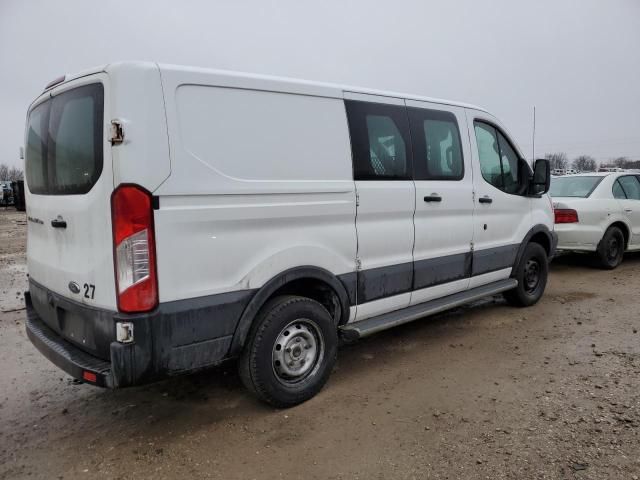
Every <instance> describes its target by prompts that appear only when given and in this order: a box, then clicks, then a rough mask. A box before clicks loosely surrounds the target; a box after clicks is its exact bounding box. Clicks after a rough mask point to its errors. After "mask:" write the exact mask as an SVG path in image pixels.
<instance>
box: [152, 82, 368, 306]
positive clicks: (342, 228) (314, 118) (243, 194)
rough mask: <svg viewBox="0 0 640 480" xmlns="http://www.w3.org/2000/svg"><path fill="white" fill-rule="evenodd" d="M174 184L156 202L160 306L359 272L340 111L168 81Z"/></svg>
mask: <svg viewBox="0 0 640 480" xmlns="http://www.w3.org/2000/svg"><path fill="white" fill-rule="evenodd" d="M162 78H163V87H164V92H165V104H166V110H167V125H168V131H169V139H170V151H171V176H170V177H169V178H168V179H167V180H166V181H165V182H164V183H163V184H162V185H161V186H160V188H158V189H157V190H156V191H155V192H154V193H155V194H156V195H158V196H159V197H160V209H159V210H157V211H156V212H155V224H156V237H157V238H156V249H157V258H158V281H159V293H160V301H162V302H166V301H171V300H178V299H183V298H193V297H199V296H204V295H209V294H215V293H223V292H228V291H236V290H245V289H254V288H259V287H261V286H262V285H263V284H264V283H266V282H267V281H268V280H269V279H271V278H273V277H274V276H275V275H277V274H278V273H280V272H282V271H285V270H287V269H289V268H293V267H297V266H304V265H313V266H317V267H321V268H324V269H326V270H328V271H330V272H332V273H334V274H336V275H338V274H342V273H347V272H352V271H355V256H356V248H357V240H356V231H355V213H356V207H355V188H354V182H353V180H352V167H351V149H350V143H349V137H348V129H347V120H346V113H345V108H344V103H343V102H342V100H341V99H337V98H329V97H322V96H310V95H298V94H287V93H282V92H273V91H260V90H255V89H243V88H234V87H233V86H229V85H220V84H219V83H218V84H215V85H209V84H207V83H206V78H203V75H202V74H197V75H196V74H194V76H192V77H190V75H189V72H178V71H167V72H164V71H163V72H162Z"/></svg>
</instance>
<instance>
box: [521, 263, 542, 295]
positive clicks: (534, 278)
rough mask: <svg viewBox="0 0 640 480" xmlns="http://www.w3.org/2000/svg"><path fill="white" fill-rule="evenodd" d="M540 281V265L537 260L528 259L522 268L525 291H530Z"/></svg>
mask: <svg viewBox="0 0 640 480" xmlns="http://www.w3.org/2000/svg"><path fill="white" fill-rule="evenodd" d="M539 281H540V265H539V264H538V261H537V260H528V261H527V263H526V265H525V270H524V283H525V286H526V289H527V292H532V291H533V290H535V289H536V287H537V286H538V282H539Z"/></svg>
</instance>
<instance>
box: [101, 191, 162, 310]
mask: <svg viewBox="0 0 640 480" xmlns="http://www.w3.org/2000/svg"><path fill="white" fill-rule="evenodd" d="M111 222H112V225H113V257H114V258H113V261H114V264H115V274H116V293H117V297H118V310H120V311H121V312H127V313H134V312H147V311H149V310H152V309H154V308H155V307H156V305H158V281H157V277H156V258H155V257H156V253H155V241H154V237H153V205H152V200H151V194H150V193H149V192H147V191H146V190H145V189H143V188H142V187H139V186H137V185H121V186H119V187H118V188H117V189H116V190H115V191H114V192H113V195H112V196H111Z"/></svg>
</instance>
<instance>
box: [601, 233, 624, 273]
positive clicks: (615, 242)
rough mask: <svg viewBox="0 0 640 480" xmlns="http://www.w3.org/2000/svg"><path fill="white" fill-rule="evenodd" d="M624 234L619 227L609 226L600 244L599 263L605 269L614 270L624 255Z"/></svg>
mask: <svg viewBox="0 0 640 480" xmlns="http://www.w3.org/2000/svg"><path fill="white" fill-rule="evenodd" d="M624 247H625V242H624V235H623V234H622V230H620V229H619V228H618V227H609V228H608V229H607V231H606V232H604V236H603V237H602V240H600V243H599V244H598V250H597V255H598V264H599V265H600V267H601V268H604V269H605V270H613V269H614V268H616V267H617V266H618V265H620V262H622V257H623V256H624Z"/></svg>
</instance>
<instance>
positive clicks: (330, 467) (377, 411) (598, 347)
mask: <svg viewBox="0 0 640 480" xmlns="http://www.w3.org/2000/svg"><path fill="white" fill-rule="evenodd" d="M24 229H25V222H24V215H23V214H18V213H15V212H11V211H7V212H4V211H0V280H1V282H2V283H1V286H2V288H1V291H2V295H1V296H0V305H1V306H2V312H1V313H0V365H2V368H1V369H0V478H2V479H5V478H6V479H9V478H11V479H13V478H47V479H51V478H105V479H113V478H138V479H142V478H154V479H162V478H177V477H183V478H219V479H225V480H227V479H252V478H256V479H271V478H275V479H278V478H287V479H298V478H300V479H303V478H304V479H316V478H318V479H421V478H435V479H440V478H442V479H446V478H448V479H461V478H464V479H476V478H478V479H480V478H482V479H500V478H513V479H529V478H554V479H555V478H559V479H565V478H566V479H573V478H576V479H605V478H607V479H638V477H639V476H640V434H639V432H640V390H639V388H638V387H639V385H640V381H639V378H640V344H639V341H640V334H639V333H638V328H639V327H640V322H639V321H638V315H637V310H638V307H639V306H640V276H638V275H637V272H640V256H638V255H629V256H627V258H626V260H625V262H624V263H623V264H622V266H621V267H620V268H618V269H617V270H615V271H601V270H597V269H595V268H593V267H592V266H591V265H590V262H589V261H588V258H587V257H584V256H568V257H563V258H560V259H558V260H556V261H555V262H554V263H553V264H552V269H551V270H552V273H551V277H550V282H549V285H548V286H547V292H546V294H545V296H544V297H543V299H542V300H541V302H540V303H539V304H538V305H536V306H534V307H532V308H528V309H516V308H511V307H508V306H506V304H505V303H504V302H503V301H502V300H501V299H499V298H495V299H490V300H486V301H482V302H479V303H477V304H475V305H474V306H472V307H468V308H463V309H458V310H455V311H453V312H450V313H447V314H445V315H440V316H437V317H434V318H430V319H426V320H424V321H418V322H414V323H412V324H409V325H405V326H403V327H399V328H396V329H393V330H389V331H387V332H383V333H381V334H378V335H376V336H373V337H371V338H369V339H366V340H364V341H360V342H357V343H355V344H352V345H348V346H346V347H344V348H342V349H341V350H340V352H339V360H338V364H337V367H336V371H335V372H334V374H333V376H332V377H331V379H330V380H329V382H328V384H327V386H326V387H325V388H324V390H323V391H322V392H321V393H320V394H319V395H318V396H317V397H315V398H314V399H312V400H310V401H309V402H306V403H305V404H303V405H300V406H298V407H295V408H292V409H289V410H274V409H271V408H269V407H266V406H264V405H262V404H260V403H259V402H257V401H256V400H254V399H253V398H252V397H250V396H249V395H248V394H247V393H246V392H245V391H244V390H243V389H242V387H241V385H240V381H239V379H238V377H237V375H236V373H235V367H234V365H225V366H222V367H220V368H218V369H214V370H211V371H207V372H203V373H200V374H197V375H191V376H185V377H180V378H174V379H170V380H167V381H164V382H161V383H157V384H154V385H150V386H145V387H138V388H131V389H126V390H120V391H108V390H100V389H97V388H95V387H91V386H89V385H84V384H78V383H76V382H74V381H72V380H71V379H70V378H69V377H67V376H66V375H65V374H64V373H62V372H61V371H60V370H58V369H57V368H56V367H54V366H53V365H52V364H50V363H49V362H48V361H47V360H46V359H45V358H44V357H43V356H42V355H40V354H39V353H38V352H37V351H36V350H35V348H34V347H32V346H31V344H30V343H29V341H28V340H27V338H26V335H25V333H24V319H23V316H24V311H20V310H18V311H7V310H13V309H14V308H19V305H17V306H16V299H17V300H19V301H21V300H22V299H21V295H16V292H17V291H20V290H21V289H23V288H24V285H25V278H24V272H25V270H24V243H25V233H24Z"/></svg>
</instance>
